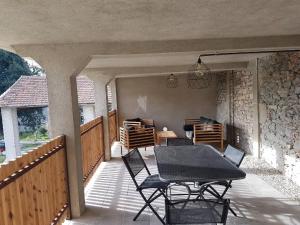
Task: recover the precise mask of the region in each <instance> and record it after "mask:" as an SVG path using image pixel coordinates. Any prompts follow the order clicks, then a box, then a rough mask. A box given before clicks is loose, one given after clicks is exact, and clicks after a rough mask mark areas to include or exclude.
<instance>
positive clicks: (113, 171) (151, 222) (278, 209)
mask: <svg viewBox="0 0 300 225" xmlns="http://www.w3.org/2000/svg"><path fill="white" fill-rule="evenodd" d="M115 151H116V152H115V155H116V156H117V153H118V151H119V149H118V148H117V147H116V149H115ZM141 152H142V154H143V156H144V157H145V158H146V163H147V164H149V168H150V170H151V172H153V174H155V173H157V166H156V163H155V159H154V156H153V150H151V149H148V150H147V151H144V150H142V149H141ZM254 161H255V158H253V157H252V156H247V157H246V159H245V163H244V165H242V169H243V170H244V171H245V172H246V173H247V178H246V179H245V180H241V181H236V182H234V183H233V188H232V189H231V190H230V192H229V193H228V197H229V198H230V199H231V200H232V203H231V204H232V207H233V209H234V210H235V211H236V212H237V213H238V217H234V216H233V215H232V214H229V217H228V221H227V224H234V225H241V224H243V225H260V224H268V225H269V224H270V225H272V224H299V223H300V217H299V200H295V199H292V198H291V197H290V196H288V195H287V194H283V193H282V192H279V191H278V190H276V189H275V188H274V187H272V186H271V185H270V183H268V182H266V181H264V180H263V179H262V177H261V176H260V175H261V174H262V173H264V175H266V173H267V172H266V171H267V170H270V168H265V171H264V172H260V173H257V172H255V170H258V168H255V166H253V165H254V164H253V162H254ZM144 172H145V171H144ZM274 173H275V174H276V171H274V170H273V171H271V172H269V173H268V174H267V176H272V175H274ZM145 175H146V174H145V173H143V174H141V176H145ZM220 189H221V188H220ZM298 191H299V189H298ZM85 196H86V197H85V199H86V205H87V209H86V212H85V213H84V214H83V215H82V217H80V218H78V219H74V220H72V221H69V222H68V221H67V222H66V224H68V225H89V224H95V225H96V224H99V225H100V224H101V225H102V224H103V225H110V224H111V225H113V224H122V225H135V224H137V225H159V224H161V222H160V221H159V220H158V219H157V218H156V217H155V215H154V214H153V213H151V211H150V210H147V211H146V212H145V213H144V214H143V215H142V217H140V218H139V219H138V220H137V221H132V218H133V217H134V216H135V214H136V213H137V212H138V211H139V209H140V208H141V207H142V206H143V200H142V198H141V197H140V196H139V194H138V192H136V190H135V186H134V184H133V182H132V181H131V178H130V176H129V174H128V172H127V171H126V168H125V166H124V164H123V162H122V161H121V160H120V159H117V158H115V159H113V160H111V161H109V162H104V163H102V164H101V166H100V167H99V169H98V171H97V172H96V173H95V175H94V177H93V179H92V180H91V182H90V184H89V185H88V186H87V187H86V190H85ZM153 205H154V206H155V207H156V209H157V210H158V212H159V213H160V214H161V215H162V216H163V215H164V213H165V211H164V201H163V198H159V199H158V200H157V201H156V202H155V203H154V204H153Z"/></svg>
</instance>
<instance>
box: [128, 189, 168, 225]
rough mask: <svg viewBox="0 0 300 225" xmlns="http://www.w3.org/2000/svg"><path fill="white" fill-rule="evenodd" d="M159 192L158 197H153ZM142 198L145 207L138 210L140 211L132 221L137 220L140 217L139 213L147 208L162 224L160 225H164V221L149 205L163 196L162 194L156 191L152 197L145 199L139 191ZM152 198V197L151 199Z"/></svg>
mask: <svg viewBox="0 0 300 225" xmlns="http://www.w3.org/2000/svg"><path fill="white" fill-rule="evenodd" d="M158 191H159V192H160V193H159V194H158V195H156V196H154V195H155V193H157V192H158ZM139 192H140V194H141V196H142V198H143V199H144V201H145V205H144V206H143V207H142V208H141V209H140V211H139V212H138V213H137V215H136V216H135V217H134V218H133V221H136V220H137V218H138V217H139V216H140V215H141V213H142V212H143V211H144V210H145V209H146V208H147V206H148V207H149V208H150V209H151V210H152V212H153V213H154V215H155V216H156V217H157V218H158V219H159V220H160V221H161V222H162V224H164V225H165V222H164V220H163V219H162V218H161V217H160V216H159V215H158V213H157V212H156V211H155V209H154V208H153V207H152V205H151V203H152V202H153V201H154V200H156V199H157V198H159V197H160V196H162V195H163V196H164V193H163V192H162V191H161V190H160V189H157V190H156V191H155V192H153V193H152V195H151V196H150V197H149V198H148V199H147V198H146V197H145V196H144V194H143V193H142V191H139ZM153 196H154V197H153Z"/></svg>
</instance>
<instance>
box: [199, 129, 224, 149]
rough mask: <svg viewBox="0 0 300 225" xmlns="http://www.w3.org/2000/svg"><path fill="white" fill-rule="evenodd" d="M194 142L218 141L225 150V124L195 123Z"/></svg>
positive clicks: (210, 142) (207, 142) (209, 142)
mask: <svg viewBox="0 0 300 225" xmlns="http://www.w3.org/2000/svg"><path fill="white" fill-rule="evenodd" d="M194 143H195V144H199V143H205V144H214V143H216V144H219V147H220V148H221V150H223V148H224V146H223V124H194Z"/></svg>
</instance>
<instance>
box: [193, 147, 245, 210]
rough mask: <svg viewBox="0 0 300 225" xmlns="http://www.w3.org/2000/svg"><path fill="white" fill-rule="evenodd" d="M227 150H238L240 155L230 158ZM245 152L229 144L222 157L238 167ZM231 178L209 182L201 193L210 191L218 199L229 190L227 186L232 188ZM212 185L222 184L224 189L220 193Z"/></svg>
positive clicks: (222, 197)
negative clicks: (214, 182) (213, 182)
mask: <svg viewBox="0 0 300 225" xmlns="http://www.w3.org/2000/svg"><path fill="white" fill-rule="evenodd" d="M229 151H235V152H238V153H239V154H240V157H238V158H235V159H232V158H231V157H230V156H229V153H228V152H229ZM245 155H246V154H245V152H242V151H241V150H239V149H237V148H234V147H232V146H231V145H228V146H227V148H226V150H225V152H224V155H223V157H224V158H226V159H227V160H228V161H229V162H231V163H232V164H234V165H235V166H236V167H238V168H239V167H240V165H241V163H242V161H243V160H244V157H245ZM231 184H232V180H229V181H225V182H219V183H216V184H210V185H207V186H206V187H205V189H203V190H202V193H204V192H205V191H206V192H208V193H210V194H211V195H213V196H214V197H216V198H218V199H224V196H225V194H226V193H227V191H228V190H229V188H232V185H231ZM213 185H222V186H224V187H225V189H224V191H223V192H222V194H220V193H219V192H218V191H217V190H216V189H215V188H214V187H213ZM200 197H201V196H200V195H199V196H198V197H197V198H200ZM229 210H230V212H232V214H233V215H234V216H237V214H236V212H235V211H234V210H233V209H232V208H231V207H230V206H229Z"/></svg>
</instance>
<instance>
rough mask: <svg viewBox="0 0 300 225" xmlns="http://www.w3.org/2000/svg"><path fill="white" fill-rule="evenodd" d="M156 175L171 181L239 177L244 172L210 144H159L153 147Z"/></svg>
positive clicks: (232, 178) (197, 180)
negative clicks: (156, 168)
mask: <svg viewBox="0 0 300 225" xmlns="http://www.w3.org/2000/svg"><path fill="white" fill-rule="evenodd" d="M154 153H155V157H156V162H157V167H158V173H159V177H160V179H161V180H163V181H167V182H170V183H184V182H215V181H225V180H238V179H243V178H245V177H246V173H245V172H244V171H242V170H240V169H239V168H237V167H236V166H235V165H233V164H232V163H231V162H230V161H228V160H227V159H226V158H224V157H223V156H222V155H221V154H220V153H219V152H218V151H217V150H216V149H215V148H214V147H212V146H210V145H190V146H189V145H186V146H159V147H155V149H154Z"/></svg>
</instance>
